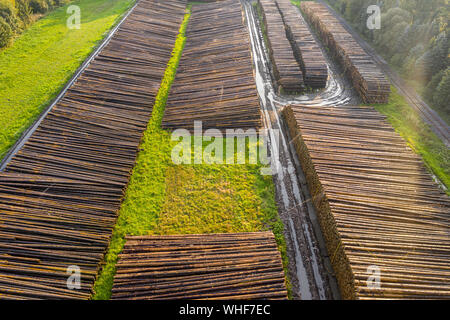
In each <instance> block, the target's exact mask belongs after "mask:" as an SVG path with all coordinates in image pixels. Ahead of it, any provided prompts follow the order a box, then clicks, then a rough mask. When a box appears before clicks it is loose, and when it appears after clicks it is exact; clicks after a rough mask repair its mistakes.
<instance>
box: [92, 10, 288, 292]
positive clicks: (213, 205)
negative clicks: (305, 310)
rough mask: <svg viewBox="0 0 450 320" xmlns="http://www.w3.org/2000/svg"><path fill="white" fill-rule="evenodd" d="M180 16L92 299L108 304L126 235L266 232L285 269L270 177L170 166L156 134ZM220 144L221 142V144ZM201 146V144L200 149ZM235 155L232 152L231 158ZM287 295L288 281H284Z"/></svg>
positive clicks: (162, 137) (166, 147) (173, 67)
mask: <svg viewBox="0 0 450 320" xmlns="http://www.w3.org/2000/svg"><path fill="white" fill-rule="evenodd" d="M189 18H190V13H188V14H186V16H185V20H184V22H183V24H182V26H181V28H180V34H179V36H178V38H177V41H176V44H175V48H174V50H173V54H172V58H171V60H170V62H169V64H168V67H167V69H166V73H165V77H164V79H163V82H162V84H161V87H160V90H159V93H158V96H157V98H156V102H155V105H154V108H153V116H152V119H151V120H150V123H149V125H148V128H147V131H146V132H145V134H144V137H143V141H142V143H141V146H140V150H141V151H140V152H139V155H138V159H137V162H136V166H135V168H134V170H133V174H132V176H131V179H130V183H129V186H128V188H127V191H126V194H125V199H124V202H123V205H122V208H121V210H120V214H119V218H118V222H117V225H116V228H115V230H114V233H113V237H112V240H111V243H110V247H109V250H108V254H107V256H106V260H105V266H104V268H103V270H102V272H101V274H100V276H99V278H98V280H97V282H96V285H95V295H94V296H93V298H94V299H109V298H110V296H111V290H112V286H113V278H114V274H115V272H116V267H115V266H116V263H117V259H118V254H119V253H120V252H121V251H122V248H123V246H124V244H125V237H126V236H127V235H135V236H137V235H158V234H160V235H170V234H203V233H236V232H256V231H264V230H272V231H273V232H274V234H275V238H276V241H277V244H278V247H279V249H280V250H281V254H282V258H283V265H284V266H285V267H286V266H287V256H286V245H285V242H284V238H283V224H282V222H281V221H280V219H279V217H278V211H277V207H276V204H275V199H274V194H275V190H274V185H273V181H272V177H271V176H262V175H261V173H260V170H261V168H262V165H260V164H258V165H206V164H201V165H176V164H174V163H173V162H172V159H171V152H172V149H173V147H174V146H175V145H176V142H174V141H171V136H170V134H169V132H167V131H164V130H162V129H161V121H162V117H163V115H164V110H165V106H166V101H167V97H168V94H169V91H170V89H171V85H172V82H173V80H174V78H175V74H176V71H177V67H178V63H179V61H180V58H181V54H182V52H183V48H184V44H185V41H186V38H185V32H186V28H187V25H188V21H189ZM223 142H224V144H226V139H224V140H223ZM206 145H207V143H205V144H204V146H206ZM238 155H239V154H238V153H237V152H236V155H235V156H236V157H237V156H238ZM287 286H288V290H289V282H287Z"/></svg>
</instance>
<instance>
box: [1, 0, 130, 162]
mask: <svg viewBox="0 0 450 320" xmlns="http://www.w3.org/2000/svg"><path fill="white" fill-rule="evenodd" d="M133 3H134V0H78V1H73V2H71V3H70V5H78V6H79V7H80V9H81V29H79V30H76V29H72V30H70V29H68V28H67V26H66V19H67V18H68V15H67V14H66V10H67V5H66V6H64V7H61V8H58V9H56V10H54V11H53V12H51V13H49V14H48V15H46V16H45V17H44V18H42V19H40V20H38V21H37V22H36V23H34V24H33V25H32V26H31V27H30V28H29V29H28V30H26V31H25V32H24V33H23V34H22V35H21V36H20V37H19V38H18V39H16V41H15V42H14V44H13V45H12V46H11V47H9V48H6V49H5V50H3V51H1V52H0V159H2V158H3V157H4V156H5V154H6V152H7V151H8V150H9V148H10V147H11V146H12V145H13V144H14V143H15V142H16V141H17V139H18V138H20V136H21V134H22V133H23V131H24V130H26V129H27V128H28V127H29V126H30V125H31V124H32V123H33V121H34V120H35V119H36V118H37V117H38V115H39V114H40V113H41V112H42V111H43V109H44V108H45V107H46V106H47V105H48V104H49V102H50V101H51V100H52V99H54V98H55V97H56V96H57V94H58V93H59V92H60V90H61V89H62V87H63V86H64V85H65V83H66V82H67V81H68V80H69V79H70V78H71V76H72V75H73V74H74V72H75V71H76V70H77V68H78V67H79V66H80V65H81V64H82V63H83V61H84V60H85V59H86V58H87V57H88V56H89V54H90V53H91V52H92V50H93V49H94V47H95V46H96V44H98V42H99V41H100V40H101V39H103V37H104V36H105V33H106V32H107V31H108V30H110V28H111V27H112V26H113V25H114V24H115V23H116V22H117V21H118V18H119V17H120V16H121V15H122V14H123V13H125V12H126V10H127V9H128V8H129V7H130V6H131V5H132V4H133Z"/></svg>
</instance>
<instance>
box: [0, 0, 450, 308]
mask: <svg viewBox="0 0 450 320" xmlns="http://www.w3.org/2000/svg"><path fill="white" fill-rule="evenodd" d="M83 1H86V2H89V1H92V0H79V2H80V3H79V4H81V3H82V2H83ZM99 1H104V0H99ZM70 3H72V4H74V5H77V4H78V2H77V1H75V2H70ZM55 10H56V11H58V10H59V9H55ZM63 10H66V9H63ZM100 10H102V9H100ZM121 10H122V11H121V12H120V14H119V13H118V14H117V15H116V16H115V18H114V19H113V20H111V28H110V29H109V31H108V32H106V33H105V34H104V35H103V36H102V37H103V38H102V39H100V41H98V43H96V44H95V45H94V44H91V47H89V48H88V49H89V50H91V51H89V50H88V51H86V52H90V53H89V54H87V55H86V58H83V59H81V60H82V61H81V62H80V63H79V64H77V68H78V69H76V70H74V73H72V74H71V75H70V77H68V78H67V79H62V80H61V81H62V83H63V84H65V86H64V85H63V86H55V88H54V92H53V95H52V97H51V99H49V100H48V102H47V104H46V105H45V106H44V107H43V108H42V109H41V110H40V112H38V113H37V114H38V116H36V117H34V118H33V117H31V116H29V119H28V120H29V123H30V125H29V126H26V127H24V128H23V129H22V130H21V131H19V132H18V133H17V134H16V135H15V136H16V138H15V140H14V141H12V143H11V145H13V146H12V147H10V148H8V152H7V153H5V154H4V155H3V156H2V158H0V160H1V165H0V299H12V300H34V299H39V300H40V299H44V300H45V299H56V300H59V299H70V300H72V299H81V300H89V299H94V300H104V299H112V300H179V299H189V300H194V299H195V300H204V299H208V300H236V299H237V300H272V299H276V300H286V299H293V300H339V299H351V300H374V299H393V300H397V299H446V300H448V299H450V198H449V194H450V193H449V191H448V183H447V182H448V180H447V178H448V177H446V176H444V177H443V176H442V174H440V173H439V174H438V173H437V172H435V171H434V168H435V165H436V163H435V162H431V164H430V158H429V157H425V156H423V154H422V153H420V151H421V150H420V148H417V147H415V145H414V144H413V141H412V140H411V139H408V137H407V136H405V135H403V134H400V132H399V131H398V130H397V128H396V127H395V122H392V121H393V120H392V118H390V117H388V116H386V115H385V114H383V113H381V112H380V109H379V108H380V106H385V105H388V104H389V103H391V101H392V99H393V97H394V96H393V95H394V94H397V92H396V91H394V92H393V91H392V89H391V88H392V87H391V81H390V79H389V77H388V76H387V75H385V74H384V72H383V69H382V68H381V67H380V65H379V64H378V62H377V61H375V60H374V59H373V56H372V55H371V54H369V53H368V52H367V51H366V50H365V49H364V47H363V46H362V45H361V43H360V42H359V40H357V39H355V37H353V35H352V33H351V32H349V30H348V26H345V25H344V24H343V23H342V22H341V21H340V20H339V19H338V17H337V16H336V13H335V12H333V11H332V10H331V9H330V8H329V7H328V6H327V5H326V4H325V3H324V2H322V1H290V0H217V1H215V0H202V1H195V2H190V1H188V0H137V1H131V0H130V1H128V5H127V6H124V7H123V8H122V9H121ZM0 17H1V16H0ZM51 17H52V13H49V14H48V16H43V17H41V18H40V19H41V20H42V21H45V19H50V18H51ZM82 17H83V16H82ZM64 19H65V18H64ZM41 20H38V21H37V22H34V24H31V26H29V28H31V29H32V28H38V27H39V21H41ZM58 23H61V24H64V25H65V24H66V21H65V20H63V21H62V22H61V21H60V22H58ZM84 23H88V22H84V20H83V18H81V27H80V28H79V29H77V30H71V32H83V28H84ZM33 30H34V29H33ZM36 30H37V29H36ZM36 32H37V31H36ZM22 36H26V34H23V35H19V36H17V39H15V40H14V42H12V43H11V44H9V46H10V47H9V48H8V47H7V48H6V49H0V50H4V52H2V51H0V59H6V58H4V57H6V56H7V55H8V54H9V52H10V51H11V50H12V49H13V48H14V46H16V45H19V44H20V38H21V37H22ZM2 54H3V55H2ZM0 67H1V63H0ZM0 75H1V69H0ZM43 76H45V75H43ZM2 79H3V78H1V77H0V88H6V87H7V85H5V84H4V83H2V81H4V80H2ZM27 90H28V91H33V88H28V89H27ZM0 102H1V101H0ZM0 108H1V106H0ZM36 108H37V107H36ZM406 118H407V119H406V120H408V117H406ZM417 121H419V120H417ZM420 121H422V120H420ZM198 124H201V130H200V131H198V130H197V125H198ZM229 132H233V135H232V136H231V137H230V136H228V133H229ZM191 135H193V139H192V140H191ZM183 137H188V138H187V139H188V140H187V141H186V140H182V141H183V142H180V141H181V140H180V139H183ZM198 138H201V139H200V144H199V145H198V144H197V141H198ZM242 138H243V140H242ZM0 142H1V140H0ZM235 142H236V144H235ZM177 143H179V144H178V145H177ZM440 143H442V142H440ZM225 145H226V146H227V148H226V151H225V150H222V149H221V148H222V147H224V146H225ZM230 145H231V148H228V147H229V146H230ZM180 146H181V147H180ZM2 147H3V146H2ZM179 147H180V148H182V151H181V152H182V154H183V160H182V161H179V158H180V154H181V153H180V148H179ZM252 147H255V148H256V149H257V151H255V154H252V153H251V151H249V150H250V149H252ZM230 149H231V151H230ZM256 149H255V150H256ZM263 149H264V151H263ZM0 150H1V149H0ZM199 150H200V152H202V153H201V154H200V160H199V157H198V156H197V154H195V153H196V152H198V151H199ZM211 150H213V151H211ZM191 152H192V155H191ZM208 152H209V153H208ZM230 152H231V154H230ZM246 152H249V153H250V154H247V153H246ZM446 152H448V150H447V151H446ZM263 153H266V154H267V155H268V158H265V159H262V154H263ZM202 155H203V156H202ZM255 155H256V156H255ZM224 156H225V158H226V159H227V161H223V158H224ZM255 157H256V158H258V159H257V161H256V163H255V162H251V161H252V159H254V158H255ZM211 158H213V159H214V160H213V161H211ZM176 159H178V160H176ZM192 159H195V161H191V160H192ZM230 159H231V162H230ZM239 159H240V160H242V161H243V163H241V162H239ZM192 162H194V163H192ZM224 162H225V163H224ZM236 162H238V163H236ZM441 166H443V167H444V170H443V172H448V168H445V166H446V164H445V163H444V164H442V165H441Z"/></svg>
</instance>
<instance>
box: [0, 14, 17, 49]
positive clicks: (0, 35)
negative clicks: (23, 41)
mask: <svg viewBox="0 0 450 320" xmlns="http://www.w3.org/2000/svg"><path fill="white" fill-rule="evenodd" d="M13 36H14V32H13V31H12V29H11V27H10V26H9V24H8V23H7V22H6V21H5V19H3V17H0V48H3V47H5V46H7V45H8V44H9V43H10V42H11V39H12V37H13Z"/></svg>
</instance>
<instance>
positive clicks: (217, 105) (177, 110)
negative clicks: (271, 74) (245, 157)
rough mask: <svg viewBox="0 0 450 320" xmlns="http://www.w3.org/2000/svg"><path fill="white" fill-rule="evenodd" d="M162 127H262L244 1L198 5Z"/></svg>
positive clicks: (194, 9)
mask: <svg viewBox="0 0 450 320" xmlns="http://www.w3.org/2000/svg"><path fill="white" fill-rule="evenodd" d="M186 38H187V39H186V45H185V48H184V51H183V55H182V57H181V60H180V63H179V67H178V71H177V75H176V77H175V80H174V83H173V85H172V89H171V91H170V94H169V97H168V101H167V105H166V110H165V114H164V118H163V122H162V126H163V128H166V129H177V128H182V129H187V130H190V131H192V130H193V128H194V121H202V125H203V129H204V130H207V129H211V128H215V129H219V130H223V129H235V128H242V129H246V128H255V129H256V128H259V127H261V111H260V107H259V98H258V93H257V90H256V84H255V79H254V76H253V64H252V56H251V51H250V38H249V35H248V32H247V29H246V27H245V25H244V21H243V15H242V8H241V4H240V1H239V0H226V1H219V2H215V3H208V4H202V5H194V6H193V7H192V14H191V18H190V20H189V26H188V29H187V31H186Z"/></svg>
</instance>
